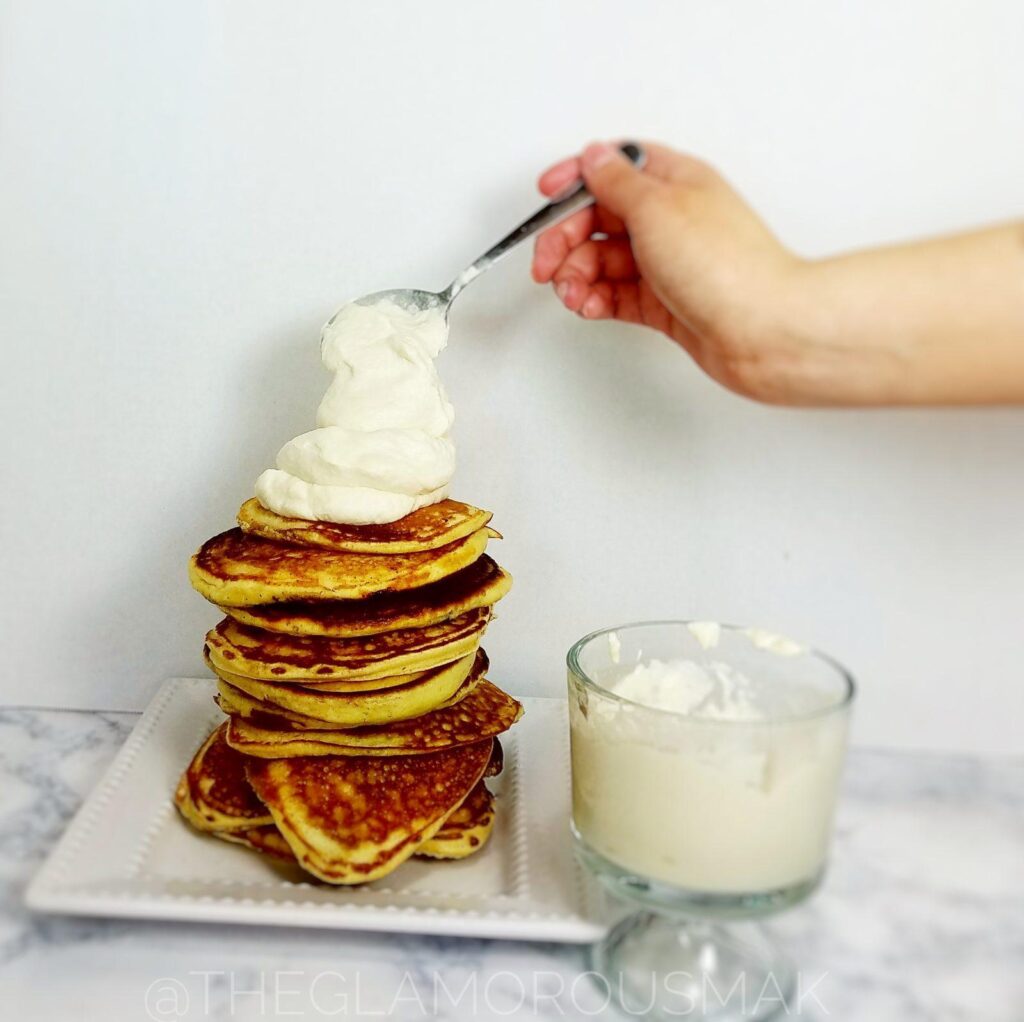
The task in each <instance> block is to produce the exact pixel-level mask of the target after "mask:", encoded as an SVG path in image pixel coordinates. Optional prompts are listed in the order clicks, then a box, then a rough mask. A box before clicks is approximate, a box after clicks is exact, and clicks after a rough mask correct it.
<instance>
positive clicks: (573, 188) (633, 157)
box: [442, 142, 645, 302]
mask: <svg viewBox="0 0 1024 1022" xmlns="http://www.w3.org/2000/svg"><path fill="white" fill-rule="evenodd" d="M619 149H620V151H621V152H622V154H623V156H625V157H626V158H627V159H628V160H629V161H630V162H631V163H633V164H634V165H635V166H637V167H642V166H643V165H644V159H645V154H644V151H643V149H642V148H641V147H640V146H638V145H637V144H636V143H635V142H623V143H622V145H620V146H619ZM593 202H594V196H593V195H591V194H590V192H588V191H587V186H586V185H585V184H584V183H583V182H582V181H577V182H575V183H573V184H571V185H569V186H568V188H566V189H565V191H563V192H561V193H560V194H558V195H556V196H555V197H554V198H553V199H552V200H551V201H550V202H549V203H548V204H547V205H546V206H541V208H540V209H538V210H537V212H536V213H534V214H533V215H532V216H530V217H527V218H526V219H525V220H524V221H523V222H522V223H521V224H520V225H519V226H518V227H516V228H514V229H513V230H511V231H510V232H509V233H508V234H506V235H505V237H504V238H502V239H501V241H499V242H498V243H497V244H495V245H493V246H492V247H491V248H489V249H488V250H487V251H486V252H484V254H483V255H482V256H480V258H479V259H477V260H476V262H474V263H472V264H471V265H469V266H467V267H466V268H465V269H464V270H463V271H462V272H461V273H460V274H459V275H458V276H457V277H456V278H455V279H454V280H453V281H452V282H451V284H449V285H448V288H447V290H446V291H445V292H444V294H443V295H442V297H443V299H444V300H445V301H448V302H450V301H451V300H452V299H453V298H454V297H455V296H456V295H457V294H458V293H459V292H460V291H461V290H462V289H463V288H464V287H465V286H466V285H467V284H468V283H469V282H470V281H471V280H474V279H475V278H476V277H479V276H480V274H481V273H483V272H484V270H489V269H490V268H491V267H492V266H493V265H494V264H495V263H496V262H497V261H498V260H499V259H501V257H502V256H504V255H505V254H506V253H507V252H509V251H510V250H511V249H513V248H515V246H516V245H518V244H519V242H521V241H524V240H525V239H526V238H528V237H530V235H531V234H536V233H537V232H538V231H543V230H545V229H546V228H548V227H551V226H553V225H554V224H557V223H558V222H559V221H560V220H564V219H565V218H566V217H567V216H569V215H570V214H572V213H575V212H576V211H577V210H580V209H584V208H585V207H586V206H589V205H591V204H592V203H593Z"/></svg>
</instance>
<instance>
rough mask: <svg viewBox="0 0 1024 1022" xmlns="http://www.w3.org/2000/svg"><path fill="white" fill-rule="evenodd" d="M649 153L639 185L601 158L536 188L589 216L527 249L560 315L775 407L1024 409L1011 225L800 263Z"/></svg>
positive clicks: (671, 160) (603, 151)
mask: <svg viewBox="0 0 1024 1022" xmlns="http://www.w3.org/2000/svg"><path fill="white" fill-rule="evenodd" d="M645 149H646V151H647V164H646V166H645V168H644V170H643V171H640V170H637V169H636V168H635V167H634V166H633V165H632V164H631V163H630V162H629V161H628V160H627V159H626V158H625V157H623V156H622V154H621V153H620V152H619V151H618V149H617V148H616V147H615V146H612V145H607V144H598V145H591V146H588V147H587V148H586V149H585V150H584V151H583V153H582V155H581V156H579V157H572V158H571V159H568V160H563V161H562V162H561V163H558V164H556V165H555V166H553V167H551V168H550V169H549V170H547V171H545V172H544V173H543V174H542V175H541V177H540V182H539V186H540V190H541V191H542V192H543V193H544V194H545V195H553V194H555V193H556V192H559V191H561V190H562V189H563V188H564V187H565V186H566V185H567V184H569V183H570V182H571V181H573V180H575V179H577V178H579V177H581V176H582V178H583V179H584V181H585V182H586V184H587V187H588V188H589V189H590V191H591V193H592V194H593V195H594V197H595V199H596V200H597V202H596V205H594V206H591V207H589V208H588V209H585V210H581V211H580V212H578V213H576V214H574V215H573V216H571V217H569V218H568V219H566V220H564V221H562V223H560V224H558V225H557V226H555V227H553V228H551V229H550V230H548V231H545V232H544V233H543V234H541V235H540V236H539V237H538V239H537V242H536V249H535V251H534V258H533V277H534V279H535V280H536V281H538V282H539V283H542V284H544V283H551V284H552V285H553V286H554V288H555V291H556V293H557V294H558V297H559V298H560V299H561V301H562V303H563V304H564V305H565V306H566V308H568V309H570V310H571V311H573V312H576V313H578V314H579V315H581V316H583V317H584V318H586V319H618V320H621V321H623V322H626V323H641V324H643V325H645V326H650V327H653V328H654V329H656V330H660V331H662V332H663V333H665V334H667V335H668V336H669V337H671V338H672V339H673V340H674V341H676V342H677V343H679V344H680V345H681V346H682V347H683V348H685V349H686V350H687V351H688V352H689V353H690V355H691V356H692V357H693V358H694V360H695V361H696V362H697V364H698V365H699V366H700V367H701V368H702V369H703V370H704V371H705V372H707V373H708V374H709V375H710V376H711V377H713V378H714V379H716V380H718V381H719V382H720V383H722V384H723V385H724V386H726V387H728V388H730V389H731V390H734V391H736V392H737V393H740V394H743V395H745V396H747V397H751V398H755V399H757V400H760V401H765V402H770V403H774V404H791V405H882V404H887V405H898V404H987V403H999V402H1024V301H1022V300H1021V289H1020V281H1021V280H1022V279H1024V245H1022V244H1021V239H1022V238H1024V231H1022V229H1021V226H1020V224H1019V223H1010V224H1007V225H1004V226H997V227H992V228H987V229H983V230H979V231H974V232H969V233H967V234H962V235H954V236H951V237H948V238H939V239H935V240H931V241H924V242H915V243H910V244H906V245H901V246H892V247H887V248H880V249H869V250H866V251H863V252H857V253H852V254H849V255H841V256H835V257H831V258H828V259H822V260H816V261H806V260H803V259H800V258H798V257H796V256H794V255H793V254H792V253H790V252H789V251H788V250H787V249H786V248H785V247H784V246H783V245H782V244H781V243H780V242H779V241H778V240H777V239H776V238H775V237H774V235H773V234H772V233H771V232H770V231H769V230H768V228H767V227H766V226H765V225H764V224H763V223H762V222H761V220H760V219H759V218H758V216H757V215H756V213H754V211H753V210H752V209H751V208H750V207H749V206H748V205H747V204H746V203H745V202H744V201H743V199H742V198H740V196H739V195H738V194H737V193H736V192H735V191H734V190H733V189H732V188H731V187H730V186H729V184H728V183H727V182H726V181H725V180H724V179H723V178H722V177H721V176H720V175H719V174H718V173H717V172H716V171H715V170H714V169H713V168H711V167H709V166H708V165H707V164H705V163H702V162H701V161H700V160H697V159H695V158H693V157H691V156H685V155H683V154H681V153H677V152H674V151H673V150H671V149H668V148H665V147H664V146H659V145H653V144H649V143H648V144H646V145H645Z"/></svg>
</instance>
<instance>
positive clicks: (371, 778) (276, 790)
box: [247, 741, 491, 884]
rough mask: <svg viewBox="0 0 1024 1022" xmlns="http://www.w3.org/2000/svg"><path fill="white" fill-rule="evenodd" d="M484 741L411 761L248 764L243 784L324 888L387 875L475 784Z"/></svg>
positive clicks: (485, 751)
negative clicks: (260, 803) (327, 885)
mask: <svg viewBox="0 0 1024 1022" xmlns="http://www.w3.org/2000/svg"><path fill="white" fill-rule="evenodd" d="M490 756H491V742H489V741H486V742H478V743H477V744H475V745H469V746H464V747H460V748H454V749H443V750H441V751H440V752H431V753H426V754H425V755H422V756H416V757H411V758H410V757H397V758H391V759H389V758H383V759H382V758H379V757H373V756H296V757H292V758H290V759H265V760H252V761H250V762H249V764H248V767H247V774H248V778H249V783H250V784H251V785H252V786H253V788H254V789H255V791H256V794H257V795H258V796H259V797H260V799H261V800H262V801H263V802H264V804H265V805H266V806H267V808H268V809H270V811H271V813H272V814H273V816H274V822H275V823H276V824H277V826H278V829H279V830H280V831H281V833H282V835H283V836H284V838H285V840H286V841H287V842H288V844H289V846H290V847H291V849H292V851H293V852H294V853H295V855H296V858H297V859H298V860H299V863H300V865H302V866H303V868H305V869H308V870H309V871H310V872H312V873H314V874H315V875H317V876H319V877H320V878H321V879H323V880H327V881H328V882H330V883H345V884H351V883H363V882H366V881H368V880H372V879H375V878H377V877H379V876H383V875H385V874H387V873H389V872H390V871H391V870H392V869H394V868H396V867H397V866H398V865H399V864H400V863H402V862H404V861H405V860H406V859H407V858H409V856H411V855H412V854H413V853H414V852H415V851H416V849H417V847H419V846H420V845H421V844H423V843H424V842H425V841H426V840H428V839H429V838H430V837H432V836H433V834H434V833H436V831H437V830H438V829H439V828H440V827H441V826H442V825H443V823H444V821H445V820H446V819H447V817H448V816H450V815H451V814H452V813H453V812H454V811H455V809H456V808H458V806H459V805H460V804H461V803H462V802H463V800H464V799H465V798H466V796H467V795H468V794H469V793H470V791H472V789H473V787H474V786H475V785H476V783H477V782H478V781H479V780H480V779H481V777H482V775H483V772H484V770H485V768H486V766H487V763H488V761H489V760H490Z"/></svg>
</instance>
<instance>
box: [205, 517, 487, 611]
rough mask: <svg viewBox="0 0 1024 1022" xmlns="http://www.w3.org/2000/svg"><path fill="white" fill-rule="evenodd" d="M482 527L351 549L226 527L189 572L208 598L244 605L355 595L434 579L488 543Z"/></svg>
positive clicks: (404, 587)
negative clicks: (435, 541)
mask: <svg viewBox="0 0 1024 1022" xmlns="http://www.w3.org/2000/svg"><path fill="white" fill-rule="evenodd" d="M487 539H488V530H487V529H486V528H483V529H478V530H477V531H476V532H474V533H471V534H470V535H469V536H466V537H465V538H464V539H460V540H456V541H455V542H454V543H449V544H448V545H447V546H443V547H438V548H437V549H436V550H423V551H420V552H418V553H410V554H353V553H343V552H341V551H336V550H326V549H323V548H322V547H321V548H317V547H308V546H294V545H292V544H290V543H275V542H273V541H271V540H267V539H262V538H260V537H259V536H253V535H250V534H248V533H245V532H243V531H242V530H241V529H231V530H229V531H228V532H222V533H221V534H220V535H219V536H214V537H213V539H209V540H207V541H206V542H205V543H204V544H203V545H202V546H201V547H200V548H199V550H198V551H197V552H196V554H195V555H194V556H193V557H192V561H191V563H190V565H189V578H190V580H191V582H192V585H193V587H194V588H195V589H196V590H198V592H199V593H200V594H201V595H203V596H205V597H206V598H207V599H208V600H210V601H212V602H213V603H216V604H218V605H219V606H224V607H249V606H255V605H258V604H264V603H277V602H279V601H282V600H359V599H363V598H364V597H366V596H370V595H371V594H373V593H386V592H404V591H405V590H407V589H415V588H417V587H418V586H423V585H427V584H428V583H430V582H436V581H438V580H439V579H442V578H445V577H446V576H448V575H451V574H452V573H453V572H456V571H458V570H459V569H460V568H465V567H466V566H467V565H469V564H472V563H473V561H475V560H476V559H477V558H478V557H479V556H480V555H481V554H482V553H483V552H484V550H485V548H486V547H487Z"/></svg>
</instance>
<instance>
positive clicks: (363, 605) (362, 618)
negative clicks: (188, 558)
mask: <svg viewBox="0 0 1024 1022" xmlns="http://www.w3.org/2000/svg"><path fill="white" fill-rule="evenodd" d="M511 585H512V580H511V578H510V577H509V575H508V573H507V572H505V571H503V570H502V569H501V568H500V567H498V565H497V564H496V563H495V561H494V560H493V559H492V558H491V557H488V556H487V555H486V554H484V555H483V556H482V557H480V558H479V559H477V560H476V561H474V562H473V563H472V564H470V565H469V566H468V567H466V568H463V569H462V570H461V571H457V572H455V573H453V574H451V575H449V576H448V577H447V578H443V579H441V580H439V581H437V582H430V583H428V584H427V585H424V586H421V587H420V588H418V589H410V590H407V591H405V592H401V593H381V594H378V595H375V596H367V597H366V598H364V599H361V600H322V601H300V600H289V601H285V602H280V603H270V604H261V605H259V606H249V607H229V606H222V607H221V609H222V610H223V611H224V612H225V613H226V614H229V615H231V616H232V617H234V618H235V619H236V620H239V621H242V622H244V623H245V624H249V625H254V626H255V627H258V628H263V629H267V630H269V631H275V632H283V633H285V634H290V635H313V636H324V637H342V638H343V637H355V636H362V635H376V634H379V633H381V632H388V631H392V630H399V629H406V628H409V627H424V626H428V625H432V624H437V623H440V622H442V621H446V620H450V619H451V618H453V617H458V616H460V615H462V614H465V613H466V612H467V611H470V610H474V609H477V608H480V607H485V606H489V605H491V604H493V603H494V602H495V601H496V600H498V599H500V598H501V597H502V596H504V595H505V593H507V592H508V590H509V588H510V587H511Z"/></svg>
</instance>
